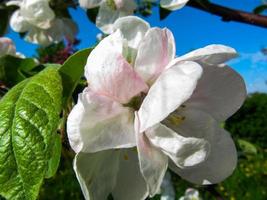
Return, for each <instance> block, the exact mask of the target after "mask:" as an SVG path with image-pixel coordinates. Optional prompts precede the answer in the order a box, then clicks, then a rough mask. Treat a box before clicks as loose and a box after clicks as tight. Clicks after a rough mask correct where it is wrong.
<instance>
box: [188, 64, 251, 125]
mask: <svg viewBox="0 0 267 200" xmlns="http://www.w3.org/2000/svg"><path fill="white" fill-rule="evenodd" d="M202 66H203V75H202V77H201V79H200V80H199V82H198V85H197V87H196V89H195V91H194V93H193V95H192V96H191V98H190V99H189V100H188V101H187V102H186V103H185V104H186V105H188V106H189V107H194V108H197V109H201V110H203V111H205V112H207V113H210V114H211V115H212V116H213V117H214V118H215V119H217V120H218V121H224V120H226V119H227V118H228V117H230V116H231V115H232V114H234V113H235V112H236V111H237V110H238V109H239V108H240V107H241V105H242V104H243V102H244V100H245V98H246V95H247V94H246V86H245V83H244V80H243V78H242V77H241V76H240V75H239V74H238V73H237V72H235V71H234V70H233V69H231V68H230V67H228V66H224V67H217V66H213V65H207V64H202Z"/></svg>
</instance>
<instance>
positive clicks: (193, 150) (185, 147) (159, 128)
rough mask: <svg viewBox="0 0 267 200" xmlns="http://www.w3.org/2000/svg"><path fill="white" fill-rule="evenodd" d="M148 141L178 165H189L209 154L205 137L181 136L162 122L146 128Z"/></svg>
mask: <svg viewBox="0 0 267 200" xmlns="http://www.w3.org/2000/svg"><path fill="white" fill-rule="evenodd" d="M145 134H146V135H147V137H148V139H149V141H150V142H151V143H152V144H153V145H154V146H155V147H158V148H159V149H161V150H162V151H163V152H164V153H165V154H166V155H168V156H169V157H170V158H171V159H172V160H173V161H174V162H175V164H176V165H177V166H178V167H180V168H184V167H190V166H194V165H197V164H199V163H201V162H203V161H204V160H205V159H206V157H207V156H208V154H209V143H208V142H207V141H206V140H205V139H201V138H195V137H190V136H189V137H183V136H181V135H179V134H178V133H176V132H174V131H173V130H171V129H169V128H168V127H166V126H164V125H163V124H157V125H155V126H153V127H152V128H149V129H147V130H146V132H145Z"/></svg>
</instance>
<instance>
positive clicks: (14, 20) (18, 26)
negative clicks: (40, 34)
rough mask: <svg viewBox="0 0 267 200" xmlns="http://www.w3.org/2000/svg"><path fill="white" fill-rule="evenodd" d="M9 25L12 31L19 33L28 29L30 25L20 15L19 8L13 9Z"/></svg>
mask: <svg viewBox="0 0 267 200" xmlns="http://www.w3.org/2000/svg"><path fill="white" fill-rule="evenodd" d="M10 26H11V28H12V29H13V30H14V31H16V32H21V33H22V32H26V31H28V30H29V29H30V27H31V25H30V24H29V23H28V22H27V21H26V20H25V19H24V17H23V16H22V15H21V13H20V11H19V10H17V11H15V12H14V13H13V15H12V16H11V19H10Z"/></svg>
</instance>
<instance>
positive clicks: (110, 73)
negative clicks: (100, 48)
mask: <svg viewBox="0 0 267 200" xmlns="http://www.w3.org/2000/svg"><path fill="white" fill-rule="evenodd" d="M100 56H101V55H96V56H95V55H94V54H90V56H89V58H88V60H87V65H86V75H87V81H88V82H89V84H90V88H91V89H92V90H93V91H95V92H97V93H98V94H101V95H105V96H108V97H110V98H112V99H113V100H114V101H118V102H120V103H127V102H129V101H130V99H131V98H132V97H134V96H136V95H137V94H139V93H140V92H142V91H146V90H147V89H148V86H147V85H146V83H145V82H144V81H143V80H142V79H141V77H139V75H138V74H137V73H136V72H135V71H134V69H133V68H132V67H131V66H130V64H129V63H128V62H127V61H126V60H125V59H124V58H123V56H122V55H121V54H119V53H114V52H109V53H108V54H107V55H104V53H103V54H102V57H101V58H100ZM98 58H99V60H96V59H98ZM100 59H101V60H100ZM95 60H96V62H94V61H95Z"/></svg>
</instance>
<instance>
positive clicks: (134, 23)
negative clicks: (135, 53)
mask: <svg viewBox="0 0 267 200" xmlns="http://www.w3.org/2000/svg"><path fill="white" fill-rule="evenodd" d="M149 28H150V25H149V24H148V23H147V22H146V21H144V20H142V19H141V18H139V17H135V16H127V17H121V18H119V19H117V20H116V22H115V23H114V26H113V29H114V31H116V30H118V29H119V30H120V31H121V33H122V35H123V37H124V38H126V39H127V41H128V45H129V46H130V47H131V48H133V49H136V48H137V47H138V45H139V43H140V41H141V40H142V39H143V37H144V35H145V34H146V32H147V31H148V29H149Z"/></svg>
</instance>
